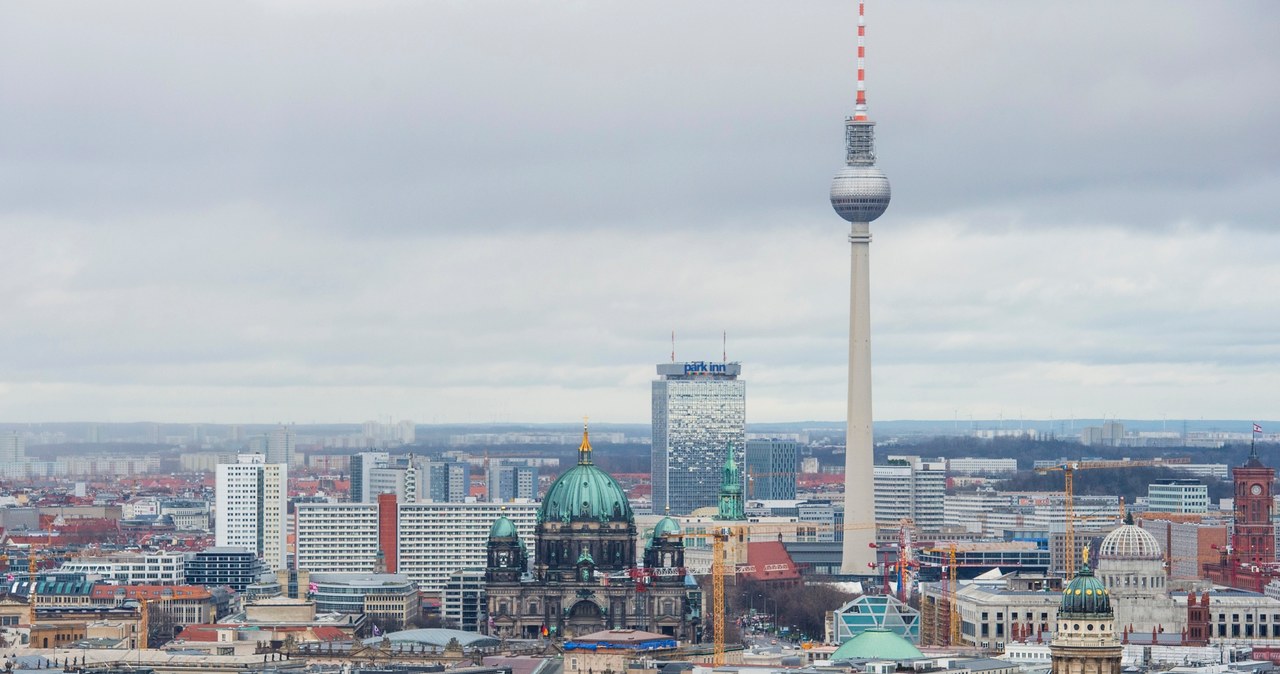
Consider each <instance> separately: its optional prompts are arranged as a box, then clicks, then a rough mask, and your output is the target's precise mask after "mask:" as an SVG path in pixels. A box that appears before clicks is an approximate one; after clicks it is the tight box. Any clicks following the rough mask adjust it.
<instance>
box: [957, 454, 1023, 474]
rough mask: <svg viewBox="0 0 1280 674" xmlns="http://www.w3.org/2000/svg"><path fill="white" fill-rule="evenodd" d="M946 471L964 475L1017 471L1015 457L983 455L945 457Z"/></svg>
mask: <svg viewBox="0 0 1280 674" xmlns="http://www.w3.org/2000/svg"><path fill="white" fill-rule="evenodd" d="M947 472H949V473H960V474H965V475H975V474H981V475H986V474H989V473H1016V472H1018V460H1017V459H989V458H985V457H962V458H959V459H947Z"/></svg>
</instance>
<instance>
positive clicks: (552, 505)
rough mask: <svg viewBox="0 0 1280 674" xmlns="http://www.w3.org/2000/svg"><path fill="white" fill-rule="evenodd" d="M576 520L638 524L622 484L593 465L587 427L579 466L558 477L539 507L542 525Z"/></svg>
mask: <svg viewBox="0 0 1280 674" xmlns="http://www.w3.org/2000/svg"><path fill="white" fill-rule="evenodd" d="M575 520H578V521H581V520H596V521H600V522H626V523H631V522H635V515H634V514H633V513H632V512H631V504H630V503H629V502H628V501H627V495H626V493H624V492H623V491H622V485H620V484H618V481H617V480H615V479H613V476H611V475H609V474H608V473H606V472H604V471H603V470H600V469H599V468H596V466H595V464H593V463H592V462H591V443H590V441H589V440H588V439H587V431H586V429H585V428H584V429H583V431H582V445H581V446H579V447H578V465H576V466H574V467H573V468H570V469H569V470H568V471H566V472H565V473H564V474H563V475H561V476H560V477H559V478H556V481H555V482H553V483H552V484H551V487H550V488H549V489H547V495H546V497H545V498H543V499H542V507H540V508H538V521H539V522H554V521H560V522H571V521H575Z"/></svg>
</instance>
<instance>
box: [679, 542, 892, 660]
mask: <svg viewBox="0 0 1280 674" xmlns="http://www.w3.org/2000/svg"><path fill="white" fill-rule="evenodd" d="M813 528H817V529H830V530H840V531H857V530H862V529H875V528H876V524H875V523H848V524H841V525H836V526H831V525H823V524H813V523H809V522H758V523H752V522H748V523H737V524H732V523H729V522H725V523H724V524H723V525H721V526H717V527H715V528H714V530H711V531H700V532H688V533H678V534H667V535H668V536H669V537H671V538H679V539H683V540H688V539H706V538H711V541H712V544H711V610H712V613H713V614H714V615H713V618H712V629H713V630H714V631H715V634H714V649H713V651H712V656H711V657H712V659H711V662H712V665H713V666H715V667H722V666H724V664H725V640H724V634H725V614H727V613H728V601H727V598H726V593H725V580H726V578H727V577H728V576H729V575H731V574H734V575H736V574H738V573H746V572H748V571H746V570H745V569H741V568H737V567H735V568H733V569H732V570H731V569H730V568H729V561H728V559H727V554H728V543H729V540H730V539H731V538H736V539H738V540H739V541H742V542H744V543H749V542H750V536H749V535H748V534H752V533H757V534H758V533H775V532H776V533H779V534H781V533H782V532H784V531H795V530H796V529H813ZM776 619H777V618H776V616H775V620H776Z"/></svg>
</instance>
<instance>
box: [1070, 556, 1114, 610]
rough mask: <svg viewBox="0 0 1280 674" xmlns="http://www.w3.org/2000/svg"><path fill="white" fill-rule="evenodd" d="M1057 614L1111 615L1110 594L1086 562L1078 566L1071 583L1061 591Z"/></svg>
mask: <svg viewBox="0 0 1280 674" xmlns="http://www.w3.org/2000/svg"><path fill="white" fill-rule="evenodd" d="M1058 615H1059V616H1066V615H1071V616H1104V615H1111V596H1110V593H1109V592H1107V588H1105V587H1103V585H1102V581H1100V580H1098V578H1097V577H1095V576H1094V575H1093V569H1090V568H1089V565H1088V564H1085V565H1084V566H1082V567H1080V571H1079V572H1078V573H1077V574H1076V577H1075V578H1073V579H1072V580H1071V584H1070V585H1068V586H1067V589H1066V590H1064V591H1063V592H1062V603H1061V604H1060V605H1059V606H1058Z"/></svg>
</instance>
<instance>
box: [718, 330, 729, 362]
mask: <svg viewBox="0 0 1280 674" xmlns="http://www.w3.org/2000/svg"><path fill="white" fill-rule="evenodd" d="M720 361H721V362H723V363H727V362H729V331H728V330H722V331H720Z"/></svg>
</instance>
